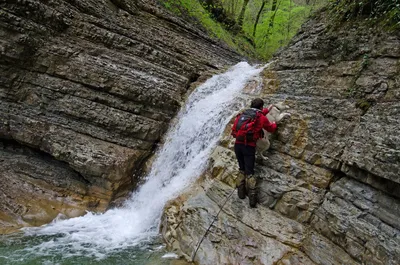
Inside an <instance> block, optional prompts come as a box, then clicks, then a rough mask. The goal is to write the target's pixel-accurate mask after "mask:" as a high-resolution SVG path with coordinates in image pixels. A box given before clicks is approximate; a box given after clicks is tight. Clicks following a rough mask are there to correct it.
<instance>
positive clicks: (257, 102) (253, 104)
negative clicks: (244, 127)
mask: <svg viewBox="0 0 400 265" xmlns="http://www.w3.org/2000/svg"><path fill="white" fill-rule="evenodd" d="M263 106H264V100H262V99H261V98H255V99H253V100H252V101H251V105H250V108H255V109H260V110H261V109H262V108H263Z"/></svg>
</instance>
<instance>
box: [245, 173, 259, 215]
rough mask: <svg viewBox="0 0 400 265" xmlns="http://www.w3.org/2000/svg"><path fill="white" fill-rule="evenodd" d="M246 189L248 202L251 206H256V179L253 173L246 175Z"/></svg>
mask: <svg viewBox="0 0 400 265" xmlns="http://www.w3.org/2000/svg"><path fill="white" fill-rule="evenodd" d="M246 182H247V189H248V192H247V194H248V196H249V204H250V207H251V208H254V207H256V204H257V188H256V184H257V180H256V177H255V176H254V175H250V176H248V177H247V181H246Z"/></svg>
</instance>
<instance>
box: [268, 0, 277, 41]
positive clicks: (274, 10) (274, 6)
mask: <svg viewBox="0 0 400 265" xmlns="http://www.w3.org/2000/svg"><path fill="white" fill-rule="evenodd" d="M279 4H280V2H278V0H273V1H272V6H271V12H273V13H272V15H271V18H270V19H269V23H268V30H267V33H266V34H265V38H266V39H269V36H270V35H271V31H272V29H273V27H274V22H275V16H276V13H277V12H278V8H279Z"/></svg>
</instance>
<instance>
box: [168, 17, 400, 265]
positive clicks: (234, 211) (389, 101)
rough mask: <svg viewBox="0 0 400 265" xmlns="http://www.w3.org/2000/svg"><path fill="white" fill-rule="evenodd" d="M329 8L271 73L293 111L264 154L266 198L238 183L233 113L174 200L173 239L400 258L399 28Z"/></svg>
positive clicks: (230, 255) (189, 248)
mask: <svg viewBox="0 0 400 265" xmlns="http://www.w3.org/2000/svg"><path fill="white" fill-rule="evenodd" d="M327 25H328V24H327V23H326V21H324V19H323V17H322V16H321V17H316V18H315V19H313V20H311V21H309V22H308V23H306V24H305V25H304V27H303V28H302V30H301V31H300V32H299V34H298V35H297V36H296V37H295V38H294V39H293V41H292V42H291V44H290V45H289V46H288V47H287V48H286V49H284V50H282V51H281V52H279V53H278V54H277V55H276V56H275V58H274V59H275V62H274V63H273V64H272V65H271V66H270V67H268V68H267V69H265V70H264V71H263V73H262V77H263V83H262V85H263V89H262V92H261V94H260V95H259V96H261V97H262V98H263V99H264V100H265V101H266V103H267V104H270V103H275V102H280V101H285V103H286V104H288V105H289V106H290V107H291V109H290V110H289V112H291V114H292V116H291V118H290V119H288V120H285V121H284V122H283V123H281V124H280V125H279V126H278V131H277V133H276V134H275V135H274V137H273V139H272V146H271V149H270V150H269V151H267V156H268V160H262V159H261V158H258V159H257V165H256V166H257V171H256V175H257V176H258V178H259V179H258V184H257V187H258V191H259V205H258V207H257V208H256V209H251V208H249V206H248V199H246V200H240V199H239V198H238V197H237V194H236V192H235V190H234V185H235V184H234V180H235V178H236V176H237V173H238V172H237V171H238V168H237V165H236V161H235V155H234V153H233V151H232V150H233V149H232V146H233V139H231V138H230V136H229V130H230V126H231V124H230V125H228V126H227V129H226V132H225V134H224V136H223V138H222V139H221V142H220V145H219V146H218V147H217V148H216V149H215V150H214V153H213V154H212V156H211V163H210V167H209V169H208V170H207V172H206V173H205V175H204V176H203V181H199V183H197V184H196V185H195V186H194V187H193V189H192V190H191V191H188V192H187V193H186V194H184V195H182V196H181V197H180V198H178V199H176V200H174V201H172V202H170V203H169V205H168V206H167V207H166V209H165V213H164V217H163V226H162V233H163V235H164V238H165V239H166V242H167V243H168V244H169V245H170V247H171V248H172V249H173V250H175V251H176V252H178V253H180V254H181V255H182V256H184V257H185V258H186V259H188V260H193V261H195V262H197V263H199V264H240V265H243V264H337V265H339V264H374V265H375V264H376V265H378V264H379V265H383V264H385V265H395V264H400V226H399V222H398V220H399V218H400V196H399V195H400V179H399V176H400V175H399V172H400V136H399V134H398V131H399V130H400V120H399V117H400V115H399V114H400V112H399V111H400V103H399V102H400V101H399V100H400V79H399V76H400V49H399V47H400V35H399V33H398V32H391V33H384V31H383V30H382V29H379V28H371V27H370V25H369V26H365V25H363V24H362V23H360V24H357V23H356V24H345V25H342V26H341V27H340V28H339V29H338V28H336V29H332V28H329V27H328V26H327Z"/></svg>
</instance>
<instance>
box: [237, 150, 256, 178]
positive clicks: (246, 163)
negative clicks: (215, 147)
mask: <svg viewBox="0 0 400 265" xmlns="http://www.w3.org/2000/svg"><path fill="white" fill-rule="evenodd" d="M235 154H236V159H237V161H238V163H239V170H240V171H243V172H244V174H245V175H246V176H249V175H254V163H255V160H256V147H255V146H249V145H245V144H235Z"/></svg>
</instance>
